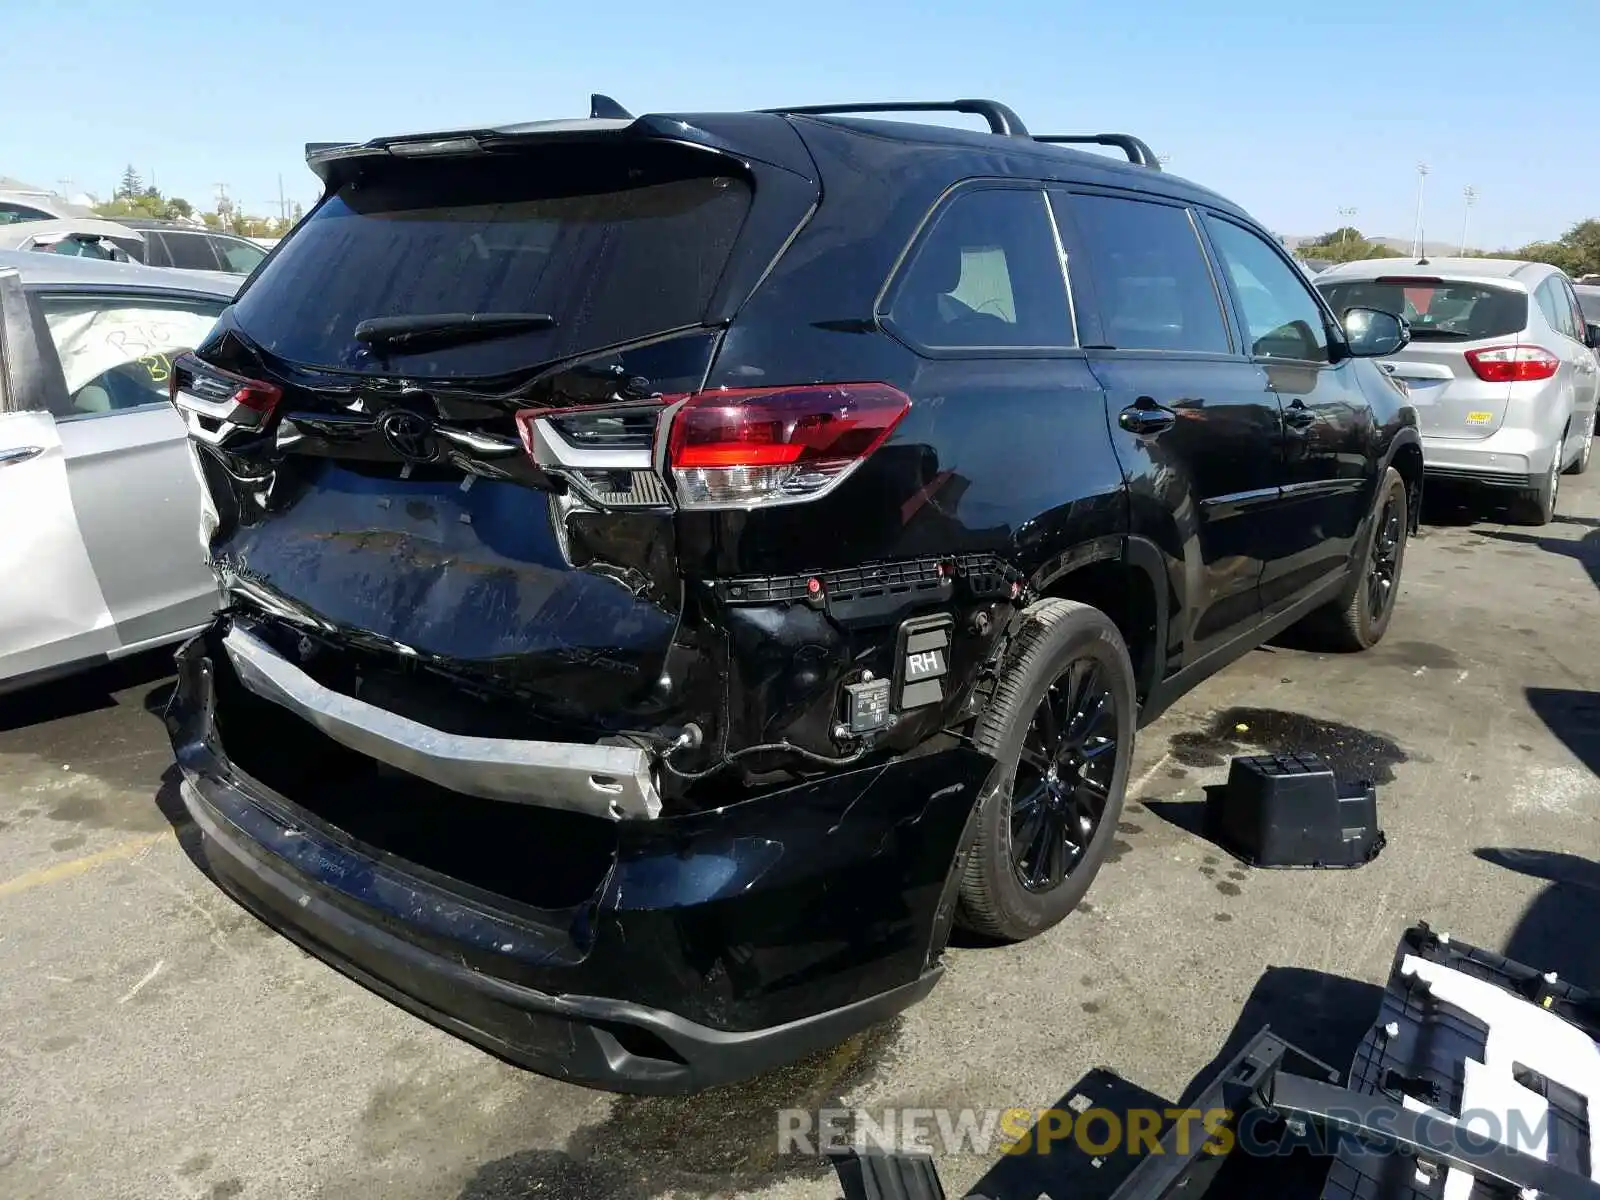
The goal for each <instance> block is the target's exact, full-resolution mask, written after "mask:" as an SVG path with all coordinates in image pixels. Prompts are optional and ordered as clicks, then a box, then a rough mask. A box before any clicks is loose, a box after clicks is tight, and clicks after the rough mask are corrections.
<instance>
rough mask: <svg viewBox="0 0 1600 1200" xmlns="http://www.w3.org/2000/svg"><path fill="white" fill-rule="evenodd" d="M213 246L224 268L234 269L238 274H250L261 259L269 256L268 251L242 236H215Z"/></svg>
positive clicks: (227, 269) (226, 269) (225, 269)
mask: <svg viewBox="0 0 1600 1200" xmlns="http://www.w3.org/2000/svg"><path fill="white" fill-rule="evenodd" d="M211 248H212V249H213V250H215V251H216V253H217V257H218V258H220V259H221V260H222V269H223V270H224V271H232V272H234V273H235V274H238V275H248V274H250V272H251V271H254V270H255V269H256V266H257V265H258V264H259V263H260V262H261V260H262V259H263V258H265V257H266V256H267V252H266V251H265V250H263V249H262V248H261V247H260V246H257V245H255V244H253V243H251V242H246V241H244V240H242V239H240V238H225V237H216V236H213V237H212V238H211Z"/></svg>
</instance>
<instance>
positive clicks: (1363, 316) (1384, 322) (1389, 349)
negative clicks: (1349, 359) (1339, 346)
mask: <svg viewBox="0 0 1600 1200" xmlns="http://www.w3.org/2000/svg"><path fill="white" fill-rule="evenodd" d="M1340 323H1341V324H1342V325H1343V326H1344V336H1345V341H1346V342H1347V343H1349V346H1350V353H1351V355H1352V356H1353V357H1355V358H1382V357H1383V356H1384V355H1385V354H1393V353H1394V352H1395V351H1396V350H1403V349H1405V347H1406V346H1407V345H1409V344H1410V342H1411V324H1410V322H1408V321H1407V320H1406V319H1405V318H1404V317H1397V316H1395V315H1394V313H1389V312H1383V311H1382V310H1381V309H1376V308H1347V309H1345V310H1344V317H1343V319H1342V321H1341V322H1340Z"/></svg>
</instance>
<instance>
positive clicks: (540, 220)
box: [235, 145, 751, 378]
mask: <svg viewBox="0 0 1600 1200" xmlns="http://www.w3.org/2000/svg"><path fill="white" fill-rule="evenodd" d="M719 167H720V168H721V169H722V171H721V173H717V172H716V168H719ZM727 169H728V164H727V160H725V159H714V158H712V156H709V155H705V154H699V153H695V152H691V151H687V150H683V149H681V148H679V147H674V146H667V145H642V146H636V147H633V148H632V149H630V150H629V151H628V152H627V153H626V154H623V153H620V152H618V151H617V150H615V149H610V148H596V147H594V146H576V147H566V148H560V149H553V148H552V149H544V150H541V151H539V152H538V153H537V154H534V153H528V154H505V155H496V156H493V157H490V156H484V157H482V158H470V159H463V158H452V159H449V160H445V161H426V160H411V161H405V162H396V163H390V164H385V165H381V166H379V165H374V166H372V167H370V168H368V169H367V171H366V173H365V174H364V175H362V176H361V177H360V178H359V179H358V180H357V181H356V182H354V183H349V184H346V185H344V186H342V187H340V188H339V189H338V191H336V192H335V193H334V194H333V195H332V196H331V197H330V198H329V199H328V200H327V201H326V202H324V203H323V204H321V205H320V206H319V207H318V208H317V209H315V210H314V211H313V212H312V213H311V214H310V215H309V216H308V217H307V218H306V219H305V221H304V222H302V223H301V225H300V226H299V227H298V228H297V229H296V230H295V231H294V233H293V234H292V235H291V236H290V237H289V238H288V239H287V240H285V241H284V242H283V243H282V244H281V245H280V246H279V248H278V252H277V254H276V255H275V256H274V257H273V260H272V262H271V263H270V264H269V265H268V266H267V267H266V269H265V270H264V271H263V272H262V273H261V274H260V275H258V276H257V277H256V278H255V280H254V281H253V282H252V284H251V285H250V286H249V287H248V288H246V289H245V291H244V293H243V294H242V295H241V297H240V299H239V302H238V305H237V307H236V309H235V316H236V318H237V320H238V323H239V326H240V328H241V330H242V331H243V332H244V334H245V336H246V337H247V338H249V339H250V340H251V341H253V342H255V343H256V344H257V345H259V346H260V347H261V348H262V349H264V350H266V351H267V352H269V353H271V354H274V355H277V356H279V357H281V358H285V359H288V360H289V361H291V362H294V363H297V364H301V365H306V366H315V367H332V368H337V369H340V370H346V371H357V372H365V373H374V374H382V373H393V372H404V373H406V374H408V375H417V376H422V377H429V378H462V377H472V376H494V375H502V374H509V373H512V372H518V371H523V370H526V369H528V368H530V367H535V366H537V365H539V364H541V363H544V362H548V361H551V360H553V359H556V358H561V357H565V356H567V355H571V354H577V353H581V352H584V351H588V350H596V349H600V348H602V347H606V346H611V345H616V344H618V343H623V342H631V341H636V340H638V339H641V338H645V337H649V336H651V335H654V334H658V333H664V332H667V331H669V330H674V329H681V328H684V327H689V326H694V325H698V324H701V323H702V322H703V321H704V318H705V315H706V313H707V310H708V308H709V306H710V303H711V300H712V298H713V297H714V295H715V292H716V287H717V284H718V282H719V281H720V279H721V278H722V274H723V271H724V269H725V267H726V266H727V263H728V259H729V257H730V255H731V254H732V251H733V248H734V245H735V243H736V241H737V239H738V236H739V232H740V229H741V227H742V225H743V223H744V218H745V215H746V213H747V212H748V210H749V206H750V200H751V191H750V187H749V185H748V183H747V182H746V181H745V180H744V179H743V178H741V177H737V176H734V175H731V174H728V173H726V172H727ZM456 313H542V314H548V315H549V316H550V317H552V318H554V324H553V326H551V327H548V328H541V329H535V330H529V331H522V332H518V333H515V334H511V335H508V336H504V337H497V338H493V339H489V340H483V341H474V342H472V343H471V344H468V345H457V346H448V347H440V346H433V347H431V348H424V347H417V348H415V349H412V350H402V349H394V350H390V351H386V352H384V353H383V354H382V355H381V356H380V354H379V352H378V351H375V350H373V349H371V348H369V347H367V346H365V345H363V344H361V343H359V342H357V341H356V340H355V338H354V332H355V327H356V325H357V324H359V323H360V322H362V321H364V320H367V319H368V318H371V317H403V316H422V315H436V314H456Z"/></svg>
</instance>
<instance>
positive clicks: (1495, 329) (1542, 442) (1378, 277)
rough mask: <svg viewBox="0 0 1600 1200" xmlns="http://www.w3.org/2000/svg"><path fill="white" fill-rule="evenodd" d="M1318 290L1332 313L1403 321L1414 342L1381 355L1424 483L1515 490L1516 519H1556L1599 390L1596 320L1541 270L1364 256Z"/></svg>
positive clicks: (1498, 262)
mask: <svg viewBox="0 0 1600 1200" xmlns="http://www.w3.org/2000/svg"><path fill="white" fill-rule="evenodd" d="M1316 286H1317V288H1318V289H1319V290H1320V291H1321V292H1322V294H1323V295H1324V296H1326V297H1327V299H1328V303H1329V304H1330V305H1331V306H1332V307H1333V310H1334V312H1335V313H1340V314H1342V313H1343V312H1344V310H1345V309H1347V308H1352V307H1357V306H1362V307H1368V308H1377V309H1382V310H1384V311H1386V312H1393V313H1396V314H1398V315H1400V316H1403V317H1404V318H1405V319H1406V320H1407V321H1409V322H1410V323H1411V342H1410V344H1409V345H1407V346H1406V347H1405V348H1404V349H1402V350H1400V351H1398V352H1396V353H1395V354H1393V355H1391V356H1389V357H1388V358H1387V359H1384V360H1382V365H1383V366H1384V367H1385V368H1386V369H1387V370H1389V371H1390V373H1391V374H1393V375H1394V377H1395V378H1396V379H1399V380H1401V381H1402V382H1404V383H1405V385H1406V386H1407V388H1408V389H1409V390H1410V393H1411V401H1412V403H1413V404H1414V405H1415V406H1416V409H1417V419H1418V421H1419V422H1420V424H1421V428H1422V453H1423V467H1424V470H1425V471H1426V473H1427V474H1428V475H1429V476H1433V477H1437V478H1442V479H1457V480H1465V481H1467V482H1470V483H1475V484H1482V485H1486V486H1489V487H1495V488H1507V489H1511V490H1513V491H1514V492H1515V493H1516V501H1515V505H1514V507H1515V510H1516V514H1517V516H1518V519H1520V520H1522V521H1524V522H1525V523H1527V524H1530V525H1543V524H1546V523H1547V522H1548V521H1549V520H1550V519H1551V518H1552V517H1553V516H1554V515H1555V505H1556V493H1557V490H1558V487H1559V483H1560V477H1561V473H1562V472H1563V471H1569V472H1571V473H1574V474H1577V473H1581V472H1582V471H1584V470H1586V469H1587V468H1588V465H1589V457H1590V453H1591V449H1592V446H1593V437H1594V432H1595V406H1596V397H1597V393H1600V361H1597V359H1596V356H1595V346H1596V344H1597V343H1600V325H1595V324H1590V323H1588V322H1587V321H1586V320H1585V317H1584V314H1583V309H1582V308H1581V307H1580V306H1579V303H1578V298H1577V296H1576V295H1575V294H1574V292H1573V289H1572V284H1571V282H1570V281H1569V280H1568V279H1567V277H1566V276H1565V275H1564V274H1562V273H1561V271H1559V270H1557V269H1556V268H1555V267H1551V266H1547V265H1546V264H1544V263H1533V262H1519V261H1513V260H1509V259H1494V258H1440V259H1431V260H1428V259H1423V260H1420V261H1413V260H1411V259H1373V260H1370V261H1367V262H1354V263H1346V264H1344V265H1342V266H1337V267H1330V268H1329V269H1328V270H1327V271H1324V272H1322V273H1321V274H1319V275H1318V276H1317V279H1316Z"/></svg>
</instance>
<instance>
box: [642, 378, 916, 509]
mask: <svg viewBox="0 0 1600 1200" xmlns="http://www.w3.org/2000/svg"><path fill="white" fill-rule="evenodd" d="M662 400H663V402H664V403H665V404H668V405H675V404H678V403H679V402H680V401H681V402H682V406H681V407H680V408H678V410H677V412H676V413H675V414H674V415H673V418H672V429H671V432H670V434H669V436H668V441H667V465H668V467H669V468H670V469H671V472H672V478H673V481H674V482H675V483H676V485H677V491H678V501H679V503H680V504H681V505H682V506H683V507H685V508H760V507H769V506H773V505H779V504H794V503H798V502H800V501H804V500H812V499H815V498H817V497H818V496H821V495H823V494H824V493H826V492H829V491H831V490H833V489H834V488H835V487H837V486H838V485H839V484H840V483H842V482H843V481H844V480H845V479H846V478H847V477H848V476H849V475H850V474H851V472H853V471H854V470H855V469H856V468H857V467H859V466H860V465H861V464H862V463H863V462H864V461H866V459H867V458H868V457H869V456H870V455H871V454H872V452H873V451H875V450H876V449H877V448H878V447H879V446H881V445H883V443H884V442H885V441H886V440H887V439H888V437H889V435H890V433H892V432H893V431H894V427H895V426H896V425H898V424H899V423H900V421H901V419H902V418H903V417H904V416H905V415H906V413H908V412H910V411H911V398H910V397H909V396H907V395H906V394H905V393H904V392H902V391H900V390H898V389H897V388H893V387H890V386H889V385H888V384H885V383H823V384H806V385H798V386H792V387H769V388H726V389H722V390H718V391H705V392H694V393H690V394H688V395H678V396H665V397H663V398H662Z"/></svg>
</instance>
